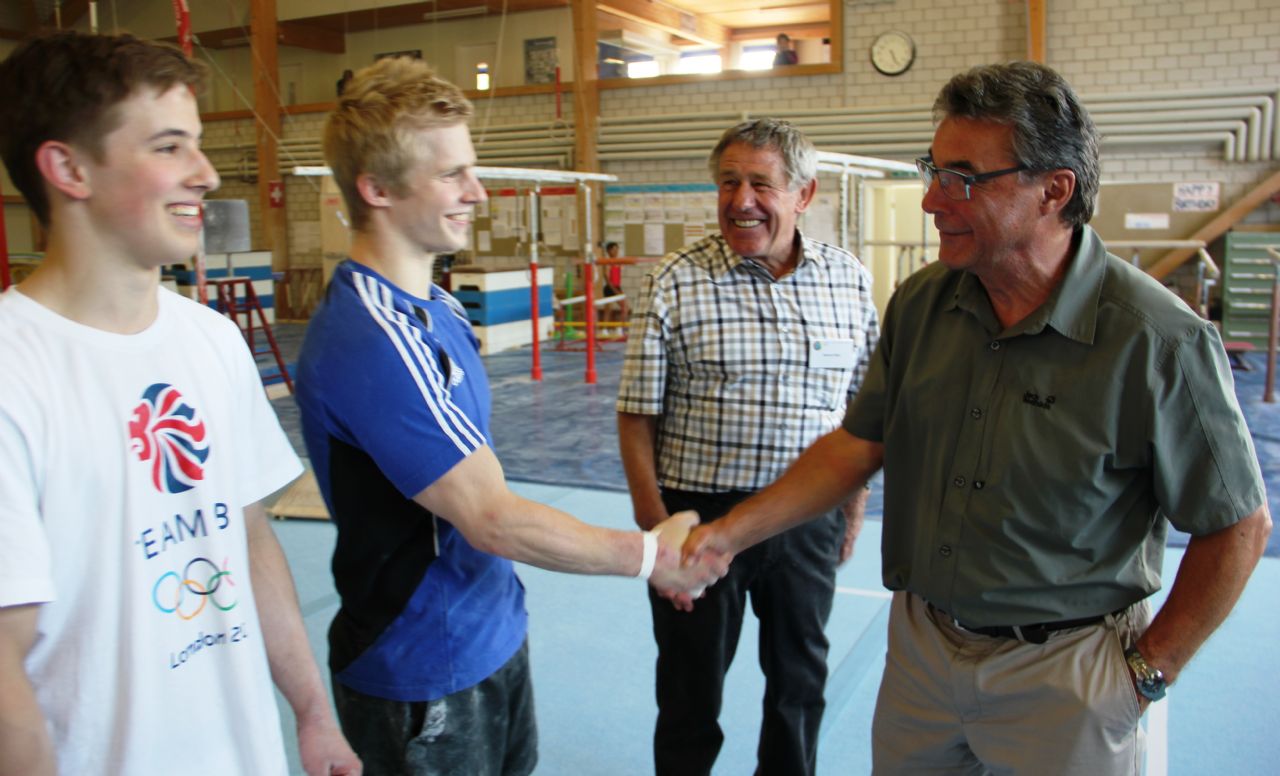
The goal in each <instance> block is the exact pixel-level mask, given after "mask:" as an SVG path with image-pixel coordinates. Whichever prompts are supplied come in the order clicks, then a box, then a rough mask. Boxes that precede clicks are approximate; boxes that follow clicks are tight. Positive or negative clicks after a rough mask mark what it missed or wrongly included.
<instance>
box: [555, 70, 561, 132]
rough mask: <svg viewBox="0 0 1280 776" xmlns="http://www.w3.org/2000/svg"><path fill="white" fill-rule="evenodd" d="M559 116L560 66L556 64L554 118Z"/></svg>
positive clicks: (558, 118) (557, 118)
mask: <svg viewBox="0 0 1280 776" xmlns="http://www.w3.org/2000/svg"><path fill="white" fill-rule="evenodd" d="M560 118H561V115H560V66H559V65H556V120H557V121H559V120H560Z"/></svg>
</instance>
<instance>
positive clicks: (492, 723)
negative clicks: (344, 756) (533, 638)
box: [333, 641, 538, 776]
mask: <svg viewBox="0 0 1280 776" xmlns="http://www.w3.org/2000/svg"><path fill="white" fill-rule="evenodd" d="M333 700H334V705H335V706H336V707H337V710H338V720H339V722H340V723H341V724H342V732H343V733H344V734H345V735H346V737H347V741H349V742H350V743H351V748H352V749H354V750H355V752H356V754H358V755H359V756H360V759H361V760H363V761H364V772H365V773H367V774H370V776H457V775H458V774H467V776H528V774H530V773H532V772H533V767H534V766H535V765H537V763H538V726H537V722H536V720H535V719H534V713H533V683H532V682H531V681H530V678H529V642H528V641H525V643H524V644H523V645H522V646H521V647H520V649H519V651H517V652H516V654H515V655H513V656H512V657H511V659H510V660H508V661H507V663H506V665H504V666H503V667H502V668H499V669H498V670H497V672H495V673H494V674H493V676H490V677H489V678H488V679H485V680H484V681H483V682H481V683H480V684H478V685H476V686H475V687H469V688H467V689H465V690H460V691H458V692H456V693H453V694H452V695H446V696H445V697H443V698H439V699H437V700H434V701H393V700H387V699H385V698H375V697H373V696H370V695H365V694H363V693H359V692H356V691H355V690H352V689H351V688H349V687H344V686H343V685H342V684H341V683H340V682H338V681H337V680H336V679H334V680H333Z"/></svg>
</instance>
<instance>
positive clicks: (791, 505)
mask: <svg viewBox="0 0 1280 776" xmlns="http://www.w3.org/2000/svg"><path fill="white" fill-rule="evenodd" d="M882 459H883V447H882V446H881V445H880V444H878V443H874V442H868V441H866V440H863V439H859V438H857V437H855V436H853V435H851V434H849V433H848V432H847V431H845V430H844V429H836V430H835V431H832V432H831V433H829V434H827V435H826V436H823V437H822V438H820V439H819V440H818V441H817V442H814V443H813V444H812V445H811V446H810V447H809V449H808V450H805V451H804V453H803V454H802V455H801V456H800V457H799V458H797V459H796V461H795V462H794V463H792V464H791V466H790V467H788V468H787V471H786V472H785V473H784V474H783V475H782V476H781V477H779V478H778V480H777V481H775V482H774V483H773V484H771V485H769V486H768V487H766V488H765V489H764V490H762V491H760V492H759V493H757V494H756V495H754V496H752V497H751V498H749V499H747V500H746V501H743V502H742V503H741V504H739V505H738V506H736V507H734V508H733V509H732V510H731V511H730V512H729V514H728V515H727V516H726V517H724V518H722V519H721V520H718V521H716V525H717V526H718V529H717V530H719V531H721V532H723V533H724V536H725V537H726V539H727V540H728V549H729V550H730V551H732V552H733V553H735V554H736V553H739V552H741V551H742V550H744V549H746V548H748V547H751V546H752V545H755V544H757V543H759V542H761V541H763V540H765V539H767V538H769V537H771V536H774V535H776V534H779V533H782V532H783V531H785V530H787V529H788V528H792V527H794V526H796V525H799V524H801V523H803V522H805V521H807V520H809V519H811V518H813V517H814V516H815V515H819V514H821V513H823V512H827V511H829V510H831V509H834V508H836V507H837V506H840V505H841V504H844V503H846V502H848V501H849V500H850V499H851V498H855V497H856V493H857V492H858V491H861V490H862V488H863V486H864V485H865V484H866V482H867V480H868V479H870V478H871V475H873V474H875V472H876V470H878V469H879V468H880V463H881V461H882ZM864 498H865V496H864ZM864 503H865V502H864Z"/></svg>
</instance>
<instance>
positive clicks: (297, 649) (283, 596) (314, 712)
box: [245, 504, 332, 726]
mask: <svg viewBox="0 0 1280 776" xmlns="http://www.w3.org/2000/svg"><path fill="white" fill-rule="evenodd" d="M245 523H246V527H247V530H248V532H249V564H250V569H251V572H250V573H251V577H250V578H251V579H252V581H253V598H254V602H255V603H256V604H257V607H258V622H259V625H258V627H259V628H261V629H262V640H263V644H264V645H265V647H266V651H267V662H268V664H269V665H270V667H271V679H272V681H274V682H275V685H276V686H277V687H279V688H280V692H281V693H282V694H283V695H284V697H285V699H286V700H287V701H288V702H289V706H290V707H291V708H292V709H293V713H294V715H295V716H296V717H297V718H298V723H299V726H301V725H303V724H304V723H309V722H315V721H320V722H325V723H327V722H329V721H330V720H331V719H332V712H331V711H330V708H329V696H328V693H327V692H325V688H324V683H323V680H322V679H321V677H320V670H319V668H317V667H316V661H315V658H314V656H313V655H312V653H311V647H310V644H309V643H308V641H307V632H306V628H305V626H304V625H303V622H302V613H301V611H300V610H299V608H298V595H297V591H296V590H295V588H294V585H293V576H292V574H290V572H289V566H288V562H287V561H286V559H285V557H284V552H283V550H281V549H280V543H279V542H278V541H277V540H276V536H275V532H274V531H272V530H271V526H270V524H269V523H268V521H267V517H266V515H265V513H264V512H263V509H262V506H261V505H259V504H254V505H252V506H250V507H247V508H246V509H245Z"/></svg>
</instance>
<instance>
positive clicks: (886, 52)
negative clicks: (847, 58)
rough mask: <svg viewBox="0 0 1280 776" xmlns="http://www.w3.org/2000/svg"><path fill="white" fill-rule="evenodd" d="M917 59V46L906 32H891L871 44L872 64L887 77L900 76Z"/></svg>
mask: <svg viewBox="0 0 1280 776" xmlns="http://www.w3.org/2000/svg"><path fill="white" fill-rule="evenodd" d="M915 58H916V44H915V41H913V40H911V36H910V35H908V34H906V33H905V32H899V31H897V30H891V31H889V32H886V33H884V34H882V35H881V36H880V37H878V38H876V40H875V42H874V43H872V44H871V64H872V65H873V66H874V67H875V69H876V70H879V71H880V72H881V73H884V74H885V75H900V74H902V73H905V72H906V71H907V68H909V67H911V63H912V62H913V61H915Z"/></svg>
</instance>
